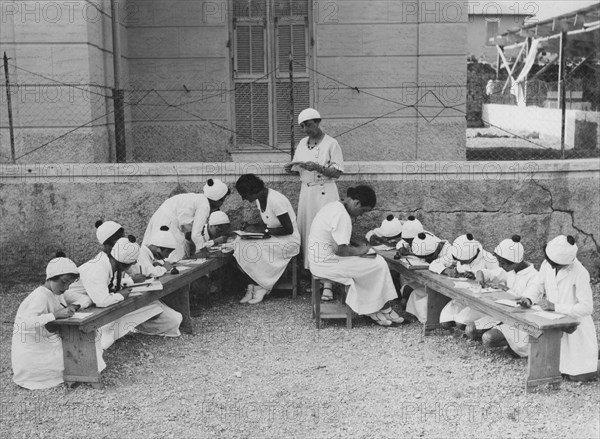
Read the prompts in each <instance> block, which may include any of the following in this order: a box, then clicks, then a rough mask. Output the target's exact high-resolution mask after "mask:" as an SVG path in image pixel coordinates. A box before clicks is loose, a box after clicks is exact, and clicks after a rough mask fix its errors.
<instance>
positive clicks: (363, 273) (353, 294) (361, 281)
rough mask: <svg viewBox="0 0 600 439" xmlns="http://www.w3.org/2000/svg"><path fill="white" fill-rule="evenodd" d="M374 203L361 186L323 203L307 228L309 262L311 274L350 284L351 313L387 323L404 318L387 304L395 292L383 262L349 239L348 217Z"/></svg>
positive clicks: (370, 191)
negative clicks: (343, 197)
mask: <svg viewBox="0 0 600 439" xmlns="http://www.w3.org/2000/svg"><path fill="white" fill-rule="evenodd" d="M376 203H377V198H376V196H375V192H374V191H373V189H371V188H370V187H369V186H362V185H361V186H356V187H351V188H348V191H347V193H346V198H345V199H344V201H333V202H331V203H328V204H326V205H325V206H323V208H322V209H321V210H320V211H319V212H318V213H317V215H316V216H315V219H314V220H313V223H312V226H311V228H310V235H309V238H308V251H309V263H310V271H311V273H312V274H313V275H314V276H317V277H321V278H326V279H329V280H331V281H334V282H339V283H341V284H344V285H349V286H350V288H349V290H348V296H347V298H346V303H347V304H348V306H350V308H352V310H353V311H354V312H356V313H357V314H362V315H367V316H369V317H370V318H371V319H372V320H373V321H374V322H375V323H377V324H378V325H381V326H391V325H392V324H393V323H402V322H403V321H404V319H403V318H402V317H400V316H399V315H398V314H396V312H394V311H393V310H392V308H391V306H389V305H388V302H389V301H390V300H393V299H396V298H397V297H398V295H397V294H396V288H395V287H394V282H393V281H392V276H391V274H390V270H389V268H388V266H387V263H386V262H385V260H384V259H383V258H382V257H381V256H379V255H375V256H374V257H372V256H366V254H367V252H369V250H370V246H369V244H368V243H367V242H366V240H364V239H362V240H361V242H353V241H352V240H351V235H352V219H353V218H358V217H359V216H360V215H362V214H363V213H365V212H369V211H370V210H372V209H373V208H374V207H375V204H376Z"/></svg>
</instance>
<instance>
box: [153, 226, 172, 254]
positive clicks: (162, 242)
mask: <svg viewBox="0 0 600 439" xmlns="http://www.w3.org/2000/svg"><path fill="white" fill-rule="evenodd" d="M150 244H151V245H155V246H157V247H163V248H171V249H176V248H177V241H176V240H175V237H174V236H173V233H171V231H170V230H169V227H168V226H161V228H160V229H159V230H157V231H155V232H154V233H153V234H152V238H151V239H150Z"/></svg>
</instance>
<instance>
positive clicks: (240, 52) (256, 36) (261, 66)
mask: <svg viewBox="0 0 600 439" xmlns="http://www.w3.org/2000/svg"><path fill="white" fill-rule="evenodd" d="M235 61H236V62H235V65H236V74H238V75H240V74H242V75H248V74H254V75H264V74H265V28H264V26H263V25H262V24H250V23H244V22H238V23H236V26H235Z"/></svg>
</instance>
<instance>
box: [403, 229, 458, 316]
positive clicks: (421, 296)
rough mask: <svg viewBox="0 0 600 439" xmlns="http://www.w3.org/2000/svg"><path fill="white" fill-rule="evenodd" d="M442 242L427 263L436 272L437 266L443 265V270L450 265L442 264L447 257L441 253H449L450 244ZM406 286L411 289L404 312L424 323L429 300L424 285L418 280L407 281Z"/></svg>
mask: <svg viewBox="0 0 600 439" xmlns="http://www.w3.org/2000/svg"><path fill="white" fill-rule="evenodd" d="M442 242H443V244H444V245H443V247H442V249H441V250H440V252H439V256H438V257H437V259H435V260H434V261H432V262H431V263H430V264H429V269H430V270H431V271H434V272H436V273H438V274H439V272H438V271H436V268H437V267H439V266H441V267H443V268H442V271H443V270H444V268H448V267H449V266H451V264H448V267H446V265H444V263H448V258H444V257H443V255H446V254H449V253H450V247H451V245H450V243H449V242H448V241H442ZM432 267H433V268H432ZM407 286H410V287H411V288H412V289H413V291H412V292H411V293H410V296H409V297H408V301H407V302H406V312H409V313H411V314H412V315H414V316H415V317H417V318H418V319H419V321H420V322H421V323H425V322H426V321H427V303H428V302H429V300H428V296H427V292H426V291H425V287H423V285H421V284H420V283H418V282H409V283H408V284H407Z"/></svg>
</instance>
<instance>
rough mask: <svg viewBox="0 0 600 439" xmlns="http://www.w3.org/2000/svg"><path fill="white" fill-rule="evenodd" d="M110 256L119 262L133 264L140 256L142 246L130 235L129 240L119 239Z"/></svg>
mask: <svg viewBox="0 0 600 439" xmlns="http://www.w3.org/2000/svg"><path fill="white" fill-rule="evenodd" d="M110 254H111V256H112V257H113V258H115V259H116V260H117V261H118V262H121V263H123V264H133V263H135V262H137V259H138V256H139V255H140V246H139V245H138V244H137V243H136V242H135V237H133V236H131V235H129V237H128V238H119V240H118V241H117V242H116V243H115V246H114V247H113V248H112V250H111V251H110Z"/></svg>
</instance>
